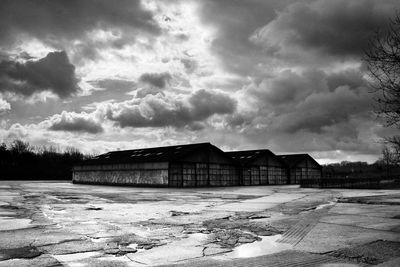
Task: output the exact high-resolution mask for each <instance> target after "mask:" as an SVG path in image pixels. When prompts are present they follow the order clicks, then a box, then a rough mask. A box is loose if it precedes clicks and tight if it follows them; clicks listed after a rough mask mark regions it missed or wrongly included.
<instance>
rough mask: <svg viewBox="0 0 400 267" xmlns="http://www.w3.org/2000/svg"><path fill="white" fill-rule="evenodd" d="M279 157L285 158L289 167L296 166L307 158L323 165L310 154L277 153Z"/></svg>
mask: <svg viewBox="0 0 400 267" xmlns="http://www.w3.org/2000/svg"><path fill="white" fill-rule="evenodd" d="M277 157H278V158H280V159H281V160H283V161H284V162H285V163H286V164H287V165H288V166H289V167H294V166H296V165H297V164H299V163H300V162H302V161H303V160H305V159H307V158H308V159H310V160H311V161H313V162H314V163H315V164H316V165H318V166H319V167H321V165H319V163H318V162H317V161H316V160H315V159H314V158H313V157H311V156H310V155H308V154H286V155H277Z"/></svg>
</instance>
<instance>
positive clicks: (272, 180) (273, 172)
mask: <svg viewBox="0 0 400 267" xmlns="http://www.w3.org/2000/svg"><path fill="white" fill-rule="evenodd" d="M225 153H226V154H227V155H229V156H230V157H232V158H233V159H234V160H236V161H237V162H238V163H239V165H240V171H239V175H240V180H241V184H242V185H279V184H287V183H288V177H287V166H286V164H285V163H284V162H283V161H282V160H281V159H280V158H278V157H277V156H276V155H275V154H274V153H272V152H271V151H270V150H268V149H263V150H246V151H232V152H225Z"/></svg>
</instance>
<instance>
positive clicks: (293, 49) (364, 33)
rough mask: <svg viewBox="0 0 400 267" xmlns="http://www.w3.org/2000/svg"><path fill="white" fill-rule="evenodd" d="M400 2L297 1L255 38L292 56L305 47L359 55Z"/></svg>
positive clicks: (275, 52) (280, 53)
mask: <svg viewBox="0 0 400 267" xmlns="http://www.w3.org/2000/svg"><path fill="white" fill-rule="evenodd" d="M398 8H400V2H399V1H394V0H392V1H374V0H317V1H304V2H296V3H294V4H291V5H289V6H287V7H286V8H285V9H284V10H283V11H282V12H280V13H279V14H278V16H277V17H276V18H275V19H274V20H273V21H271V22H269V23H268V24H267V25H266V26H265V27H263V28H261V29H260V30H258V31H257V33H256V34H255V35H254V36H253V37H252V40H254V41H255V42H256V43H258V44H260V45H262V46H263V47H264V48H265V49H266V51H267V52H269V54H272V55H275V56H284V57H291V56H292V55H291V54H293V53H299V52H300V53H301V51H302V50H305V51H310V50H314V52H315V53H320V54H327V55H332V56H337V57H340V58H343V57H346V56H350V57H357V58H359V57H360V56H361V55H362V54H363V50H364V49H366V48H367V46H368V41H369V39H370V38H371V37H372V36H373V35H374V31H375V30H376V29H378V28H380V29H382V28H385V27H386V26H387V23H388V19H389V18H390V17H391V16H392V15H393V14H394V12H395V10H396V9H398Z"/></svg>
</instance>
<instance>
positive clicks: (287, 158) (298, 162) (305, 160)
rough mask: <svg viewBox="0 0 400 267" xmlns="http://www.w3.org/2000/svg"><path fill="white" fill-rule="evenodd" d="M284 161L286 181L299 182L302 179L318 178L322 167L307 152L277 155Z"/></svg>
mask: <svg viewBox="0 0 400 267" xmlns="http://www.w3.org/2000/svg"><path fill="white" fill-rule="evenodd" d="M278 157H279V158H280V159H281V160H283V161H284V162H285V163H286V166H287V168H288V169H287V173H288V181H289V183H290V184H299V183H300V181H301V180H302V179H320V178H321V176H322V167H321V165H319V164H318V162H316V161H315V160H314V159H313V158H312V157H311V156H310V155H308V154H289V155H278Z"/></svg>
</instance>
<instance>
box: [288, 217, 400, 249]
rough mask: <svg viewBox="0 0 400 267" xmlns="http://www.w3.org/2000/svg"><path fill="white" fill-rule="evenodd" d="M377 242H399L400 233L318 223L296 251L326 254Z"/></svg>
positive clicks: (297, 246)
mask: <svg viewBox="0 0 400 267" xmlns="http://www.w3.org/2000/svg"><path fill="white" fill-rule="evenodd" d="M375 240H389V241H399V240H400V233H394V232H390V231H380V230H374V229H366V228H359V227H354V226H347V225H337V224H328V223H318V224H317V225H316V226H315V227H314V228H313V229H312V230H311V231H310V232H309V233H308V234H307V236H305V237H304V238H303V239H302V240H301V242H300V243H298V244H297V245H296V249H298V250H303V251H307V252H312V253H326V252H329V251H333V250H337V249H339V248H344V247H351V246H356V245H360V244H365V243H369V242H372V241H375Z"/></svg>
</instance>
